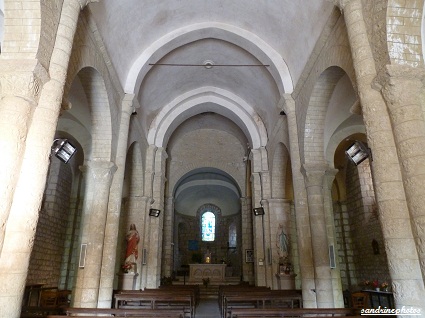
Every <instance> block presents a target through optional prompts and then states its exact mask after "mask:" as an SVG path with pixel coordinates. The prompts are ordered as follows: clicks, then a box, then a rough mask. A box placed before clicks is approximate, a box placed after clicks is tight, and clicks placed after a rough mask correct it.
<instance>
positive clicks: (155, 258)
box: [146, 146, 167, 288]
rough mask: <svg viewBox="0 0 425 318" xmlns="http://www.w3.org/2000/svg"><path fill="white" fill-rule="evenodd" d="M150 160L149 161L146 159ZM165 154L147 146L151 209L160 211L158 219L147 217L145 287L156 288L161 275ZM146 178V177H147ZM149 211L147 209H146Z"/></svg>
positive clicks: (158, 149) (161, 149)
mask: <svg viewBox="0 0 425 318" xmlns="http://www.w3.org/2000/svg"><path fill="white" fill-rule="evenodd" d="M148 158H150V159H148ZM166 159H167V153H166V151H165V149H164V148H157V147H155V146H149V149H148V154H147V160H146V162H147V166H148V162H149V160H150V161H151V162H150V164H149V168H147V169H151V171H152V173H151V175H150V176H151V179H150V180H151V189H152V198H153V201H152V202H153V204H152V205H151V207H152V208H155V209H159V210H161V213H160V215H159V217H153V216H148V218H149V219H148V220H147V223H148V224H149V234H148V235H149V236H148V241H147V243H148V245H147V248H148V261H147V264H146V265H147V282H146V287H148V288H157V287H158V286H159V283H160V278H161V277H160V275H161V255H162V236H163V225H164V186H165V162H166ZM147 176H148V175H147ZM147 210H148V211H149V208H148V209H147Z"/></svg>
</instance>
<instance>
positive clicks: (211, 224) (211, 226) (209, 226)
mask: <svg viewBox="0 0 425 318" xmlns="http://www.w3.org/2000/svg"><path fill="white" fill-rule="evenodd" d="M201 226H202V241H206V242H212V241H214V239H215V215H214V213H212V212H209V211H208V212H205V213H204V214H202V218H201Z"/></svg>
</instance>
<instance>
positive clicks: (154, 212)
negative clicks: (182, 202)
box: [149, 209, 161, 218]
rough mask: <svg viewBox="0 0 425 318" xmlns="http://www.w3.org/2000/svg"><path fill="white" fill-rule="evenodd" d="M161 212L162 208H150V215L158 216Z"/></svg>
mask: <svg viewBox="0 0 425 318" xmlns="http://www.w3.org/2000/svg"><path fill="white" fill-rule="evenodd" d="M160 213H161V210H157V209H149V216H154V217H156V218H157V217H158V216H159V214H160Z"/></svg>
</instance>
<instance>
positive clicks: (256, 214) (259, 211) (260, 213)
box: [253, 207, 264, 216]
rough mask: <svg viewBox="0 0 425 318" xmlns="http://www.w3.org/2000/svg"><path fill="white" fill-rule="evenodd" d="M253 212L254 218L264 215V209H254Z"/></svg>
mask: <svg viewBox="0 0 425 318" xmlns="http://www.w3.org/2000/svg"><path fill="white" fill-rule="evenodd" d="M253 211H254V215H255V216H259V215H264V208H263V207H261V208H255V209H254V210H253Z"/></svg>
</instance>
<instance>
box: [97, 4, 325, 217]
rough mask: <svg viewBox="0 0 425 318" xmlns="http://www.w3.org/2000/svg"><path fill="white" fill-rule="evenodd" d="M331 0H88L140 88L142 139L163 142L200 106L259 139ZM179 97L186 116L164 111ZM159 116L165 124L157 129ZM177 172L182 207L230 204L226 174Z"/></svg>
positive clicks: (133, 88)
mask: <svg viewBox="0 0 425 318" xmlns="http://www.w3.org/2000/svg"><path fill="white" fill-rule="evenodd" d="M332 8H333V5H332V4H331V3H330V2H329V1H326V0H297V1H294V0H267V1H258V0H209V1H199V0H167V1H152V0H125V1H117V0H102V1H100V2H99V3H93V4H91V5H90V6H89V9H90V10H91V12H92V14H93V15H94V19H95V21H96V24H97V27H98V29H99V32H100V35H101V37H102V39H103V41H104V44H105V47H106V50H107V52H108V55H109V57H110V59H111V62H112V64H113V65H114V68H115V70H116V71H117V73H118V77H119V80H120V82H121V84H122V86H123V87H124V89H125V92H126V93H130V94H136V96H137V98H138V102H139V104H140V110H138V113H139V112H140V113H141V114H142V116H138V120H140V127H143V129H144V130H145V133H146V135H147V136H148V138H151V139H150V140H148V141H149V142H150V143H155V144H156V145H157V146H164V147H167V146H168V147H170V148H171V147H172V145H170V144H168V142H173V138H172V134H173V133H175V132H176V129H177V127H179V126H180V125H181V124H183V123H184V122H185V123H186V124H185V127H186V128H185V129H186V130H187V129H192V128H193V129H197V128H196V127H198V126H199V125H197V124H196V121H198V118H202V117H199V116H198V117H197V115H199V114H203V113H205V112H211V113H217V114H220V116H223V117H227V118H228V119H230V120H229V121H228V122H226V121H222V122H223V125H228V127H227V128H226V127H222V128H220V129H223V131H236V130H237V131H238V133H236V134H235V136H236V138H237V139H239V140H241V145H243V147H246V143H249V144H251V147H252V146H254V147H255V146H265V143H266V140H267V137H264V136H263V137H262V134H266V133H264V132H267V131H271V130H272V128H273V127H274V125H275V123H276V120H277V118H278V116H276V115H277V114H278V113H279V109H278V102H279V100H280V98H281V95H282V94H284V93H291V92H292V90H293V88H294V86H295V85H296V83H297V81H298V80H299V78H300V75H301V73H302V71H303V69H304V67H305V65H306V63H307V61H308V59H309V57H310V54H311V53H312V50H313V48H314V45H315V44H316V41H317V39H318V37H319V36H320V33H321V31H322V30H323V28H324V26H325V24H326V22H327V20H328V18H329V16H330V14H331V11H332ZM183 103H186V106H185V107H186V108H184V107H182V108H184V109H185V114H186V116H183V115H182V114H181V113H180V112H177V111H176V114H175V115H172V116H169V117H170V118H168V119H167V117H166V112H164V109H166V110H167V112H168V113H170V112H171V111H172V110H173V109H176V108H177V107H178V106H179V105H181V104H183ZM196 103H198V104H199V105H197V106H196V107H195V106H193V105H192V104H196ZM227 104H229V105H227ZM189 107H192V108H191V111H188V110H187V108H189ZM161 110H162V112H163V113H161ZM244 116H246V118H248V119H244ZM256 118H258V119H256ZM188 119H190V120H191V124H190V125H187V123H188V122H187V120H188ZM167 120H168V121H172V122H173V123H171V124H170V127H171V128H169V129H168V130H166V129H165V130H163V131H162V130H161V129H162V128H161V127H159V125H160V123H161V122H167ZM199 120H200V119H199ZM258 122H261V125H263V126H261V125H258ZM250 125H251V126H252V127H254V126H258V127H256V128H252V127H251V128H250ZM191 127H192V128H191ZM235 127H238V129H236V130H235ZM255 129H257V130H258V131H256V132H255V133H251V134H250V131H252V130H255ZM158 131H159V132H158ZM240 132H242V135H241V133H240ZM244 134H245V136H244V137H243V138H242V137H241V136H243V135H244ZM174 139H176V138H174ZM185 180H187V183H186V184H185V183H184V182H182V183H180V184H179V188H178V189H177V190H176V194H178V198H179V201H178V202H177V207H179V206H180V207H181V208H180V210H188V206H189V205H188V202H193V200H198V201H199V198H203V199H205V200H208V197H209V196H210V198H212V199H211V200H216V201H217V202H218V204H222V206H224V207H225V210H226V211H235V210H237V209H236V208H235V207H234V206H233V205H234V202H235V200H237V199H235V198H237V191H238V190H237V185H236V184H234V182H233V181H232V180H230V179H229V178H227V177H223V176H222V175H220V174H215V172H214V171H211V170H208V169H205V171H199V170H197V171H196V172H195V171H194V174H193V175H192V176H190V175H189V176H185ZM220 201H221V203H220ZM226 202H227V203H226ZM231 202H233V203H231Z"/></svg>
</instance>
